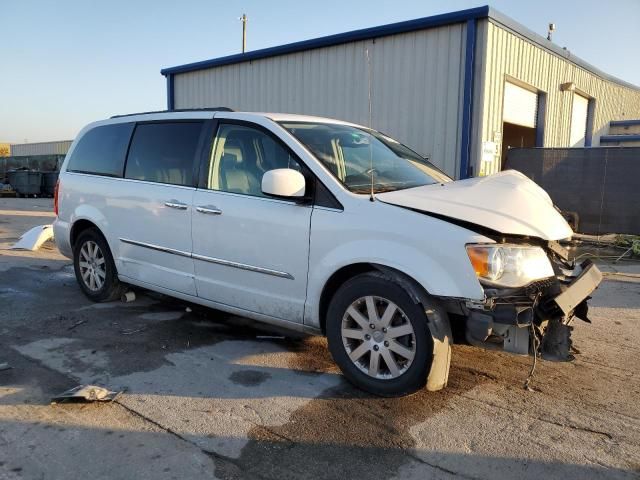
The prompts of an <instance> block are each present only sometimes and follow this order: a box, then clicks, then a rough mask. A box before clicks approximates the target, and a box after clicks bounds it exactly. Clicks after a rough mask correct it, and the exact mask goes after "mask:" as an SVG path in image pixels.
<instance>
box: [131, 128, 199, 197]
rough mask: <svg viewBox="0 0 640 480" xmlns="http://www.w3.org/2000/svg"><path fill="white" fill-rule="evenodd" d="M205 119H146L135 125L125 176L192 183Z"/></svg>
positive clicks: (146, 179)
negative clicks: (156, 121)
mask: <svg viewBox="0 0 640 480" xmlns="http://www.w3.org/2000/svg"><path fill="white" fill-rule="evenodd" d="M202 125H203V122H167V123H164V122H163V123H143V124H138V125H137V126H136V130H135V132H134V133H133V140H131V147H130V148H129V156H128V157H127V166H126V170H125V174H124V176H125V178H130V179H133V180H145V181H147V182H157V183H168V184H171V185H186V186H192V185H193V165H194V161H195V155H196V151H197V150H198V140H199V139H200V133H201V131H202Z"/></svg>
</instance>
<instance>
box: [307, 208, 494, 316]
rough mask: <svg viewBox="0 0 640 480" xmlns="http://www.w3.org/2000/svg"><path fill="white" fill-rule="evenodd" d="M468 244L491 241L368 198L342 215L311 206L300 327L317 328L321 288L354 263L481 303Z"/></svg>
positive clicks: (430, 290) (435, 292)
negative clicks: (304, 302) (389, 270)
mask: <svg viewBox="0 0 640 480" xmlns="http://www.w3.org/2000/svg"><path fill="white" fill-rule="evenodd" d="M381 219H384V220H381ZM467 243H493V240H491V239H489V238H486V237H483V236H481V235H477V234H475V233H473V232H470V231H469V230H466V229H464V228H461V227H457V226H455V225H452V224H450V223H447V222H444V221H442V220H438V219H435V218H432V217H428V216H426V215H422V214H420V213H416V212H412V211H410V210H405V209H400V208H398V207H394V206H392V205H387V204H385V203H382V202H379V201H374V202H371V201H369V199H368V198H361V199H360V200H359V203H356V204H354V205H353V208H352V209H347V208H346V207H345V210H344V211H337V210H333V209H325V208H322V207H319V208H314V210H313V217H312V221H311V248H310V254H309V287H308V290H307V291H308V296H307V309H306V310H305V324H308V325H311V326H314V327H319V326H320V325H321V321H322V319H321V318H320V315H319V313H320V312H319V311H318V307H319V305H320V297H321V295H322V291H323V289H324V286H325V285H326V283H327V281H328V280H329V278H330V277H331V276H332V275H333V274H334V273H335V272H337V271H338V270H340V269H341V268H343V267H347V266H349V265H353V264H357V263H365V264H366V263H371V264H375V265H381V266H385V267H389V268H392V269H394V270H397V271H399V272H402V273H404V274H406V275H408V276H409V277H411V278H413V279H414V280H416V281H417V282H418V283H419V284H420V285H422V287H424V289H425V290H426V291H427V292H428V293H429V294H431V295H435V296H443V297H455V298H466V299H472V300H482V299H483V298H484V291H483V289H482V287H481V285H480V283H479V282H478V280H477V277H476V274H475V272H474V270H473V268H472V266H471V263H470V262H469V259H468V257H467V253H466V250H465V245H466V244H467Z"/></svg>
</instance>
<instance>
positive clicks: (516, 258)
mask: <svg viewBox="0 0 640 480" xmlns="http://www.w3.org/2000/svg"><path fill="white" fill-rule="evenodd" d="M467 254H468V255H469V260H471V265H473V269H474V270H475V272H476V275H477V276H478V278H479V279H481V280H484V282H485V283H492V284H495V285H498V286H503V287H522V286H524V285H527V284H528V283H531V282H532V281H534V280H540V279H542V278H548V277H552V276H553V275H554V273H553V267H552V266H551V262H549V258H548V257H547V255H546V253H545V252H544V250H543V249H542V248H540V247H526V246H518V245H467Z"/></svg>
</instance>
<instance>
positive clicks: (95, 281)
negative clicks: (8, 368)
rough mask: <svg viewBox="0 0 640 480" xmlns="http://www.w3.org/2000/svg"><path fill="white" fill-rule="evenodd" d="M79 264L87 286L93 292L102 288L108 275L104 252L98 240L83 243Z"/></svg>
mask: <svg viewBox="0 0 640 480" xmlns="http://www.w3.org/2000/svg"><path fill="white" fill-rule="evenodd" d="M79 266H80V275H81V276H82V281H83V282H84V284H85V285H86V287H87V288H88V289H89V290H91V291H92V292H97V291H98V290H100V289H101V288H102V286H103V285H104V282H105V279H106V277H107V266H106V262H105V258H104V254H103V253H102V250H100V247H99V246H98V244H97V243H96V242H94V241H92V240H88V241H86V242H85V243H84V244H83V245H82V248H81V249H80V262H79Z"/></svg>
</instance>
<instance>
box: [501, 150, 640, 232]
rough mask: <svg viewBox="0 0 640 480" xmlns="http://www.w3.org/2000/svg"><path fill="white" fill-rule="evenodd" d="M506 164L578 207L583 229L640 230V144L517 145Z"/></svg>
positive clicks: (560, 202)
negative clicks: (590, 146) (608, 145)
mask: <svg viewBox="0 0 640 480" xmlns="http://www.w3.org/2000/svg"><path fill="white" fill-rule="evenodd" d="M505 168H506V169H507V168H512V169H514V170H519V171H520V172H522V173H524V174H525V175H526V176H527V177H529V178H530V179H531V180H533V181H534V182H536V183H537V184H538V185H540V186H541V187H542V188H544V189H545V190H546V191H547V192H548V193H549V195H550V196H551V198H552V199H553V202H554V203H555V204H556V205H557V206H558V207H559V208H560V209H562V210H563V211H565V212H573V213H576V214H577V216H578V228H577V230H578V232H580V233H589V234H595V235H602V234H607V233H626V234H632V235H640V147H628V148H627V147H625V148H622V147H601V148H514V149H510V150H509V151H508V153H507V160H506V163H505Z"/></svg>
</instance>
